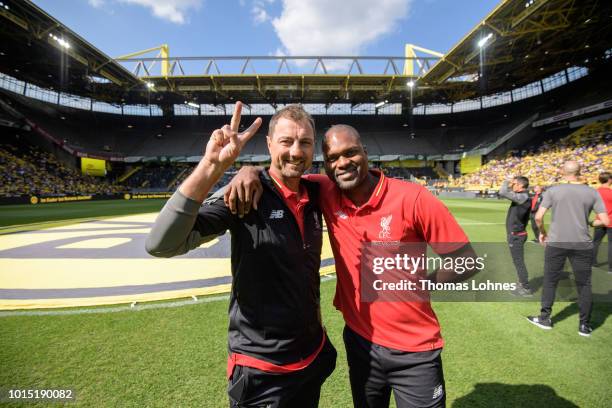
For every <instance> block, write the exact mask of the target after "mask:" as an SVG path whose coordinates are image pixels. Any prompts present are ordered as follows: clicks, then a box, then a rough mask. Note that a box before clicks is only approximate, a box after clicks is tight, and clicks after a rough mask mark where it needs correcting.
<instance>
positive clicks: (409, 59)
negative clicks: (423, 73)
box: [404, 44, 444, 76]
mask: <svg viewBox="0 0 612 408" xmlns="http://www.w3.org/2000/svg"><path fill="white" fill-rule="evenodd" d="M415 51H420V52H423V53H425V54H429V55H433V56H434V57H438V58H444V54H442V53H440V52H437V51H432V50H429V49H427V48H423V47H419V46H418V45H414V44H406V62H405V64H404V75H409V76H415V74H414V62H415V61H416V62H417V64H419V67H420V68H423V66H422V65H421V61H419V59H418V58H419V57H418V56H417V55H416V52H415Z"/></svg>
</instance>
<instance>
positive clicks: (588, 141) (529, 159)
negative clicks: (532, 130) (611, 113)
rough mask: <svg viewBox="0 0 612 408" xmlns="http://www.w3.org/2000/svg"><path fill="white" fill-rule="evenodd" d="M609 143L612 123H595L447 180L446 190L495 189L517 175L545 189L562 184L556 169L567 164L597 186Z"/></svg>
mask: <svg viewBox="0 0 612 408" xmlns="http://www.w3.org/2000/svg"><path fill="white" fill-rule="evenodd" d="M611 141H612V121H606V122H596V123H595V124H592V125H587V126H584V127H583V128H581V129H579V130H578V131H576V132H574V133H572V134H571V135H569V136H567V137H566V138H564V139H562V140H560V141H557V142H553V141H552V140H551V141H548V142H545V143H543V144H542V145H541V146H539V147H538V148H536V149H533V150H529V151H511V152H509V153H508V154H507V155H506V156H505V157H503V158H501V159H494V160H491V161H489V162H488V163H486V164H485V165H483V166H482V167H481V168H480V169H479V170H478V171H476V172H474V173H471V174H467V175H464V176H462V177H459V178H455V179H451V180H449V182H448V183H447V186H448V187H463V188H466V189H470V190H486V189H497V188H499V186H500V185H501V183H502V182H503V181H504V180H505V179H507V178H509V177H512V176H518V175H522V176H525V177H527V178H529V181H530V184H531V185H532V186H535V185H542V186H547V185H551V184H555V183H557V182H559V181H560V180H561V176H560V172H559V169H560V168H561V165H562V164H563V162H564V161H566V160H577V161H578V162H579V163H580V165H581V167H582V180H583V181H584V182H585V183H588V184H596V183H597V176H598V175H599V173H601V172H603V171H609V170H610V169H611V168H612V144H611Z"/></svg>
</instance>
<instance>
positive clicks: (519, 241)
mask: <svg viewBox="0 0 612 408" xmlns="http://www.w3.org/2000/svg"><path fill="white" fill-rule="evenodd" d="M528 187H529V180H528V179H527V177H523V176H517V177H514V178H513V179H512V181H511V184H510V185H509V183H508V181H504V182H503V183H502V186H501V188H500V190H499V195H500V196H501V197H504V198H507V199H508V200H510V201H512V203H511V204H510V208H508V214H507V215H506V233H507V236H508V246H509V247H510V254H511V255H512V262H513V263H514V267H515V268H516V273H517V275H518V280H519V282H518V285H517V289H516V291H515V292H513V293H515V294H517V295H520V296H531V288H530V287H529V277H528V274H527V266H526V265H525V248H524V247H525V242H526V241H527V231H526V228H527V222H528V221H529V214H530V212H531V201H530V200H529V195H528V194H527V188H528Z"/></svg>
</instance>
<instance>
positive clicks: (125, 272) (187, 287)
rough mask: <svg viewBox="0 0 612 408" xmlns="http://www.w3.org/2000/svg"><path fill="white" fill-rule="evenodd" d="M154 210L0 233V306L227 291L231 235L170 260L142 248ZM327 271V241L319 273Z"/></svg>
mask: <svg viewBox="0 0 612 408" xmlns="http://www.w3.org/2000/svg"><path fill="white" fill-rule="evenodd" d="M156 216H157V214H156V213H152V214H141V215H131V216H123V217H117V218H111V219H108V218H105V219H104V220H95V219H94V220H78V221H77V222H76V223H74V224H70V225H65V223H64V224H63V225H61V226H57V227H51V228H45V229H38V230H35V229H34V230H33V229H31V227H25V228H23V230H22V231H19V229H17V230H16V231H15V232H12V233H8V234H4V235H0V309H4V310H7V309H33V308H51V307H69V306H93V305H106V304H117V303H131V302H145V301H153V300H163V299H173V298H180V297H190V296H194V295H195V296H201V295H209V294H216V293H226V292H229V290H230V287H231V269H230V235H229V234H225V235H223V236H220V237H218V238H217V239H215V240H213V241H211V242H208V243H206V244H203V245H202V246H201V247H199V248H197V249H195V250H193V251H191V252H189V253H187V254H185V255H182V256H179V257H175V258H172V259H160V258H154V257H152V256H150V255H149V254H147V253H146V251H145V249H144V243H145V239H146V236H147V234H148V233H149V231H150V229H151V227H152V225H153V222H154V221H155V217H156ZM333 272H334V265H333V254H332V251H331V247H330V245H329V241H328V240H327V238H326V239H325V241H324V244H323V254H322V259H321V274H328V273H333Z"/></svg>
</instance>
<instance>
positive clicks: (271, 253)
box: [147, 105, 336, 407]
mask: <svg viewBox="0 0 612 408" xmlns="http://www.w3.org/2000/svg"><path fill="white" fill-rule="evenodd" d="M296 109H297V108H296V107H293V108H291V109H289V110H293V111H296ZM237 111H239V107H238V105H237ZM283 111H284V110H283ZM283 111H279V112H278V113H277V115H279V114H280V115H279V116H278V117H277V118H276V122H274V124H277V122H278V121H279V120H284V122H282V125H283V126H285V125H287V126H288V127H287V126H285V127H282V126H280V125H277V126H276V128H277V130H278V128H280V130H279V132H281V133H282V132H284V130H283V129H285V130H286V129H288V131H287V132H284V133H283V135H284V136H282V135H281V136H282V137H283V138H285V137H287V138H289V139H291V140H293V139H295V140H294V142H295V143H303V140H304V139H308V140H310V139H312V145H314V125H312V126H311V125H310V124H309V120H308V118H309V116H303V118H302V116H300V115H303V114H302V113H300V112H299V110H298V116H297V117H298V119H297V120H296V119H295V118H293V117H292V116H291V115H292V114H294V115H295V112H293V113H291V112H289V113H287V111H284V113H283ZM303 113H304V114H305V112H303ZM277 115H275V116H277ZM283 115H285V116H283ZM306 115H307V114H306ZM238 118H239V113H238ZM292 118H293V121H294V122H295V123H293V124H292V123H291V120H292ZM300 118H302V119H300ZM273 121H274V118H273V119H272V121H271V125H270V127H271V129H270V133H271V136H269V138H271V140H272V141H273V142H275V141H276V138H277V137H278V138H281V136H275V135H274V134H273V133H274V128H275V125H274V124H273V123H272V122H273ZM232 124H233V125H234V120H232ZM292 126H293V127H292ZM308 126H311V129H308ZM233 127H234V126H232V128H233ZM257 127H258V126H257ZM232 128H230V129H223V132H224V133H227V132H231V131H234V132H236V133H237V127H236V128H235V130H232ZM303 128H306V129H307V131H306V132H302V133H299V132H300V131H303ZM249 129H251V128H249ZM295 129H301V130H299V131H298V132H297V133H298V134H299V136H298V135H294V136H296V137H295V138H293V136H291V135H289V136H287V133H291V132H294V130H295ZM255 130H256V129H255ZM215 132H216V131H215ZM247 132H249V130H247V131H245V132H244V133H247ZM241 135H242V134H241ZM238 136H239V137H240V135H238ZM251 136H252V135H250V134H247V135H246V136H243V137H244V139H246V140H248V138H249V137H251ZM231 138H232V135H228V136H224V135H221V134H220V135H219V136H218V140H221V142H217V141H215V140H214V139H215V133H214V132H213V136H212V137H211V142H209V145H210V144H211V143H212V144H213V147H211V148H210V149H211V150H214V149H215V148H216V149H222V148H223V147H224V146H225V145H227V144H231V140H229V141H228V139H231ZM246 140H241V139H238V140H237V141H236V142H237V143H236V144H237V146H238V149H236V150H237V151H238V152H239V151H240V148H241V147H242V145H243V144H244V143H245V142H246ZM283 140H284V139H283ZM308 140H307V141H308ZM223 143H225V145H224V144H223ZM269 143H270V142H269ZM215 144H216V145H218V147H217V146H215ZM285 144H286V145H287V146H288V143H285ZM290 149H291V152H289V150H287V149H284V150H285V153H286V161H287V162H285V161H283V160H284V159H282V158H281V157H283V156H282V153H281V154H280V156H278V157H279V158H278V161H277V162H276V163H275V155H274V153H273V152H272V148H271V155H272V156H273V157H272V166H275V164H276V165H277V166H278V167H283V166H288V167H287V168H289V170H287V172H289V173H290V174H291V175H292V176H293V175H298V174H299V175H300V176H301V173H303V169H302V168H300V167H299V166H303V167H304V169H306V168H307V167H309V165H310V163H311V161H312V153H311V152H310V157H307V156H308V153H309V151H308V150H309V149H308V148H305V149H304V148H301V147H290ZM302 150H304V151H302ZM238 152H236V151H233V152H232V153H233V156H237V154H238ZM209 153H210V152H209V147H208V146H207V151H206V153H205V156H204V158H203V160H202V162H201V164H200V165H199V166H202V167H203V168H204V167H206V168H209V167H211V166H208V164H209V162H211V161H213V160H210V159H209V156H213V157H214V156H215V155H214V154H209ZM213 153H214V152H213ZM219 156H222V153H219ZM294 156H295V157H294ZM303 156H305V158H304V157H303ZM302 159H303V160H302ZM219 161H221V160H219ZM302 161H303V163H302ZM225 162H226V163H229V162H230V160H229V159H226V160H225ZM231 162H233V160H231ZM202 163H204V164H202ZM300 163H301V164H300ZM229 164H231V163H229ZM213 167H214V166H213ZM222 170H224V169H222ZM271 171H274V172H275V174H276V175H277V177H274V176H272V175H271V174H270V173H268V172H263V173H262V175H261V182H262V184H263V186H264V191H263V194H262V196H261V200H260V201H259V204H258V207H257V210H256V211H251V212H249V214H248V215H246V216H245V217H244V218H239V217H238V216H237V215H233V214H231V212H230V211H229V209H228V208H227V207H226V206H225V204H224V202H223V191H220V192H218V193H217V194H214V195H213V196H211V197H210V198H209V199H207V200H206V201H204V203H203V205H200V202H199V199H198V198H202V197H201V194H200V197H198V198H194V197H191V195H193V194H195V192H196V190H197V191H201V190H205V189H206V187H207V186H208V184H210V182H207V183H206V185H204V186H203V185H202V183H203V181H202V180H203V179H205V178H206V177H205V176H203V177H202V179H201V180H200V181H199V183H198V182H196V184H197V185H198V189H194V190H192V193H191V194H188V193H187V192H188V191H189V183H190V182H193V179H192V180H189V179H188V180H186V182H185V183H184V184H186V185H185V186H181V188H180V189H179V190H177V192H176V193H175V194H174V195H173V196H172V197H171V198H170V200H169V201H168V203H167V204H166V206H165V207H164V209H163V210H162V211H161V213H160V215H159V216H158V218H157V220H156V222H155V226H154V227H153V229H152V231H151V234H150V235H149V237H148V239H147V251H148V252H149V253H151V254H152V255H155V256H162V257H169V256H175V255H179V254H183V253H185V252H187V251H188V250H190V249H194V248H197V247H198V246H200V245H201V244H202V243H204V242H206V241H208V240H211V239H214V238H215V237H216V236H218V235H220V234H224V233H225V231H226V230H229V231H230V232H231V265H232V266H231V270H232V291H231V296H230V307H229V318H230V321H229V333H228V349H229V359H228V372H227V375H228V379H229V384H228V395H229V398H230V406H232V407H249V406H257V407H259V406H266V407H268V406H269V407H316V406H317V405H318V401H319V393H320V388H321V385H322V384H323V382H324V381H325V379H326V378H327V377H328V376H329V375H330V374H331V372H332V371H333V369H334V367H335V358H336V352H335V349H334V348H333V346H332V345H331V343H330V342H329V339H328V338H327V336H326V334H325V331H324V330H323V327H322V323H321V316H320V294H319V283H320V278H319V266H320V262H321V247H322V228H321V226H322V217H321V211H320V210H319V208H318V204H317V203H318V194H319V191H318V184H316V183H313V182H308V181H307V180H300V179H299V177H298V180H297V182H298V185H299V190H298V191H299V192H298V193H297V195H298V196H301V199H300V201H299V204H298V205H297V207H296V206H295V205H293V204H295V202H294V201H291V200H290V199H288V198H287V197H291V195H292V194H294V193H292V192H291V191H290V190H289V189H288V188H287V186H286V185H285V184H283V181H285V180H286V179H283V178H282V175H283V174H284V173H285V170H284V169H276V168H274V169H271ZM194 174H196V175H195V176H193V178H195V177H197V174H201V175H205V174H206V170H201V169H196V170H195V171H194ZM215 174H222V172H216V173H215ZM279 175H280V176H281V177H279ZM190 177H192V176H190ZM213 178H214V177H213ZM291 178H293V177H290V179H291ZM287 180H289V179H287ZM215 182H216V180H215ZM194 185H195V184H194ZM212 185H214V183H212V184H210V186H212ZM198 194H199V193H198ZM291 203H293V204H291ZM300 204H301V205H300ZM296 214H298V215H299V216H300V222H298V219H297V218H296Z"/></svg>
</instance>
